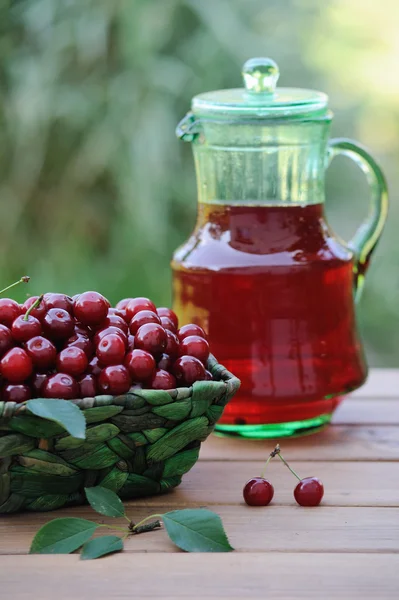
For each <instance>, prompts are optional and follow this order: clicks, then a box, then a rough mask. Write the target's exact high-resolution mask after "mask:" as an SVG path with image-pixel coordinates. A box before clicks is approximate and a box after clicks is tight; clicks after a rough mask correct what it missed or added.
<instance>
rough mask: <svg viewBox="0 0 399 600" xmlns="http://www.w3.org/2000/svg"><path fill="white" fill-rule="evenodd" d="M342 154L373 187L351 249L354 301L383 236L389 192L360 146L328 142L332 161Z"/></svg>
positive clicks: (368, 155)
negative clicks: (353, 163)
mask: <svg viewBox="0 0 399 600" xmlns="http://www.w3.org/2000/svg"><path fill="white" fill-rule="evenodd" d="M339 154H343V155H344V156H347V157H348V158H351V159H352V160H353V161H355V163H356V164H357V165H358V166H359V167H360V168H361V170H362V171H363V173H364V174H365V175H366V178H367V181H368V183H369V186H370V192H371V202H370V209H369V212H368V215H367V217H366V219H365V220H364V221H363V223H362V224H361V225H360V227H359V228H358V229H357V231H356V233H355V235H354V236H353V238H352V239H351V240H350V241H349V243H348V247H349V248H350V249H351V250H352V251H353V253H354V255H355V265H354V282H355V283H354V285H355V298H356V301H358V300H359V298H360V295H361V292H362V289H363V284H364V276H365V273H366V271H367V268H368V266H369V262H370V257H371V255H372V253H373V250H374V248H375V247H376V244H377V242H378V240H379V238H380V236H381V233H382V230H383V228H384V224H385V221H386V218H387V213H388V189H387V183H386V180H385V176H384V174H383V172H382V170H381V168H380V167H379V165H378V164H377V162H376V161H375V160H374V158H373V157H372V156H370V154H369V153H368V152H367V150H366V149H365V148H363V147H362V146H361V145H360V144H357V143H356V142H354V141H352V140H349V139H346V138H335V139H333V140H330V142H329V153H328V156H329V161H330V162H331V160H332V159H333V158H335V157H336V156H338V155H339Z"/></svg>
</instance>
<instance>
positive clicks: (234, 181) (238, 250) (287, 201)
mask: <svg viewBox="0 0 399 600" xmlns="http://www.w3.org/2000/svg"><path fill="white" fill-rule="evenodd" d="M278 76H279V71H278V67H277V65H276V63H274V62H273V61H272V60H270V59H267V58H256V59H251V60H249V61H247V62H246V63H245V65H244V67H243V77H244V84H245V88H244V89H231V90H220V91H214V92H209V93H205V94H200V95H198V96H195V97H194V98H193V101H192V112H189V113H188V114H187V115H186V117H185V118H184V119H183V120H182V121H181V123H180V124H179V126H178V128H177V135H178V136H179V137H180V138H181V139H183V140H185V141H189V142H192V144H193V151H194V160H195V166H196V174H197V185H198V218H197V224H196V227H195V230H194V232H193V233H192V235H191V237H190V238H189V239H188V241H187V242H186V243H185V244H184V245H183V246H181V247H180V248H179V249H178V250H177V251H176V252H175V254H174V257H173V261H172V269H173V292H174V310H175V311H176V312H177V313H178V315H179V318H180V320H181V322H182V323H185V322H190V323H191V322H195V323H198V324H199V325H201V326H202V327H203V328H204V329H205V330H206V332H207V333H208V336H209V340H210V344H211V349H212V352H213V353H214V354H215V356H216V357H217V358H218V360H219V361H220V362H221V363H222V364H224V365H225V366H226V367H227V368H228V369H229V370H230V371H232V372H233V373H234V374H235V375H237V377H239V378H240V379H241V382H242V384H241V389H240V391H239V392H238V394H237V395H236V396H235V397H234V398H233V400H232V401H231V402H230V403H229V405H228V406H227V408H226V410H225V412H224V414H223V417H222V419H221V420H220V422H219V423H218V425H217V431H219V432H220V433H224V434H226V435H238V436H244V437H252V438H267V437H280V436H289V435H294V434H299V433H305V432H309V431H312V430H314V429H316V428H319V427H321V426H322V425H324V424H326V423H328V422H329V421H330V419H331V415H332V413H333V411H334V409H335V408H336V407H337V405H338V404H339V402H340V401H341V399H342V397H343V395H344V394H346V393H347V392H349V391H351V390H354V389H355V388H357V387H359V386H360V385H361V384H362V383H363V382H364V380H365V378H366V376H367V366H366V362H365V358H364V354H363V350H362V345H361V342H360V339H359V334H358V331H357V326H356V318H355V308H354V303H355V302H356V301H357V300H358V298H359V295H360V291H361V289H362V286H363V279H364V274H365V271H366V269H367V266H368V263H369V259H370V256H371V254H372V252H373V250H374V248H375V245H376V243H377V241H378V239H379V237H380V234H381V232H382V229H383V225H384V222H385V219H386V215H387V203H388V199H387V189H386V183H385V179H384V176H383V174H382V172H381V170H380V168H379V167H378V165H377V164H376V162H375V161H374V159H373V158H372V157H371V156H370V155H369V154H368V152H367V151H366V150H365V149H364V148H362V147H361V146H359V145H358V144H356V143H355V142H353V141H350V140H346V139H333V140H329V137H328V136H329V129H330V123H331V119H332V113H331V112H330V110H329V109H328V106H327V101H328V98H327V96H326V95H325V94H323V93H320V92H316V91H313V90H305V89H296V88H276V83H277V79H278ZM338 154H344V155H346V156H348V157H349V158H351V159H353V160H354V161H355V162H356V163H357V165H358V166H359V167H360V168H361V169H362V171H363V172H364V173H365V175H366V177H367V180H368V182H369V184H370V188H371V205H370V210H369V214H368V217H367V219H366V220H365V221H364V223H362V225H361V226H360V228H359V229H358V230H357V232H356V234H355V236H354V238H353V239H352V240H351V241H350V242H349V243H348V244H345V243H343V242H342V241H341V240H340V239H339V238H338V237H337V236H336V235H335V234H334V233H333V232H332V231H331V228H330V227H329V225H328V223H327V221H326V217H325V214H324V198H325V194H324V177H325V171H326V168H327V166H328V164H329V163H330V161H331V159H332V158H333V157H335V156H337V155H338Z"/></svg>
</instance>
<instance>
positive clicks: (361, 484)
mask: <svg viewBox="0 0 399 600" xmlns="http://www.w3.org/2000/svg"><path fill="white" fill-rule="evenodd" d="M286 458H287V459H288V460H289V461H290V462H291V459H294V455H291V453H288V454H287V455H286ZM292 463H293V466H294V468H295V470H296V471H297V472H298V473H299V474H300V475H301V476H302V477H308V476H313V475H315V476H318V477H320V479H322V481H323V483H324V486H325V504H326V505H329V506H399V486H398V481H399V462H317V463H315V462H302V461H299V462H297V461H295V460H292ZM263 466H264V461H253V462H252V463H248V462H245V461H240V462H238V461H237V462H223V461H220V462H206V461H199V462H198V463H197V464H196V465H195V467H194V468H193V469H192V470H191V471H190V472H189V473H187V475H185V477H184V479H183V483H182V484H181V485H180V487H178V488H177V489H176V490H175V491H174V492H172V493H170V494H169V495H167V496H158V497H157V496H154V497H152V498H143V499H141V500H137V501H135V504H136V506H170V507H174V508H184V507H186V506H206V505H209V506H211V505H221V504H237V503H239V502H241V500H242V495H241V494H242V488H243V485H244V484H245V482H246V481H247V480H248V479H250V478H251V477H253V476H254V475H259V474H260V473H261V471H262V469H263ZM268 477H269V478H270V480H271V481H272V482H273V485H274V487H275V490H276V493H275V503H276V504H280V505H281V504H285V505H287V504H289V505H291V504H293V502H294V500H293V498H292V491H293V489H294V487H295V479H294V477H293V476H292V475H291V473H290V472H289V471H288V469H287V468H286V467H284V466H283V465H282V463H280V462H279V461H278V459H277V458H276V459H274V461H273V462H271V463H270V464H269V467H268Z"/></svg>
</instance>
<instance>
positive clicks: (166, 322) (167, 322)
mask: <svg viewBox="0 0 399 600" xmlns="http://www.w3.org/2000/svg"><path fill="white" fill-rule="evenodd" d="M161 325H162V327H163V328H164V329H167V330H169V331H172V333H176V327H175V326H174V324H173V322H172V321H171V320H170V319H168V317H161Z"/></svg>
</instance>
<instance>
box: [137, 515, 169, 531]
mask: <svg viewBox="0 0 399 600" xmlns="http://www.w3.org/2000/svg"><path fill="white" fill-rule="evenodd" d="M150 519H158V520H157V521H155V522H154V528H155V527H160V526H161V523H160V522H159V519H162V515H159V514H155V515H150V516H149V517H146V518H145V519H142V520H141V521H139V522H138V523H133V521H132V522H131V523H130V526H129V529H130V531H131V532H132V533H139V532H137V529H140V528H141V527H142V525H144V523H146V521H149V520H150ZM150 525H153V524H152V523H150ZM140 533H143V531H141V532H140Z"/></svg>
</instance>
